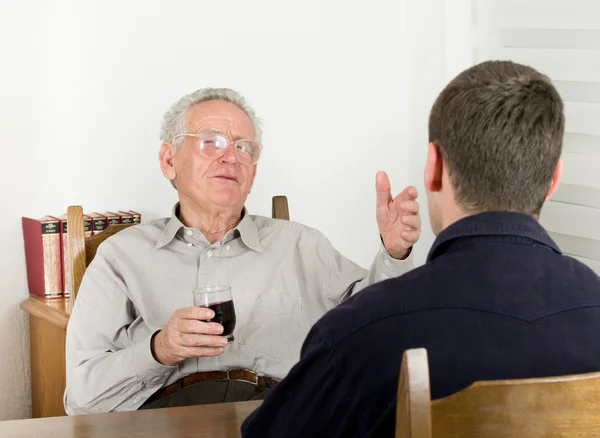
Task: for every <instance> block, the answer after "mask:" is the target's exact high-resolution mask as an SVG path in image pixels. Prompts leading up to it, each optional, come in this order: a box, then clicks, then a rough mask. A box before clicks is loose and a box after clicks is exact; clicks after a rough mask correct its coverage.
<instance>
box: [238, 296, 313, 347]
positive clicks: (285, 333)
mask: <svg viewBox="0 0 600 438" xmlns="http://www.w3.org/2000/svg"><path fill="white" fill-rule="evenodd" d="M238 333H239V338H240V341H239V342H240V344H241V345H243V346H246V347H249V348H251V349H252V350H255V351H257V352H258V353H260V354H261V355H265V356H269V357H272V358H276V359H281V358H286V357H289V356H293V355H296V356H298V355H299V353H300V349H301V347H302V342H303V341H304V336H303V333H304V330H303V328H302V300H301V299H300V298H296V297H293V296H289V295H283V294H279V293H263V294H261V295H259V296H258V298H257V299H256V301H255V302H254V303H253V305H252V306H251V311H250V315H249V318H248V321H247V323H246V324H245V327H240V330H239V332H238Z"/></svg>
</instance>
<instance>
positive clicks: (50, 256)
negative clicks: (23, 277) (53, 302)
mask: <svg viewBox="0 0 600 438" xmlns="http://www.w3.org/2000/svg"><path fill="white" fill-rule="evenodd" d="M21 222H22V225H23V241H24V244H25V263H26V266H27V284H28V286H29V293H31V294H33V295H38V296H40V297H43V298H60V297H62V293H63V284H62V272H61V264H62V263H61V255H62V254H61V240H60V220H59V219H58V218H55V217H53V216H44V217H42V218H40V219H32V218H27V217H23V218H22V219H21Z"/></svg>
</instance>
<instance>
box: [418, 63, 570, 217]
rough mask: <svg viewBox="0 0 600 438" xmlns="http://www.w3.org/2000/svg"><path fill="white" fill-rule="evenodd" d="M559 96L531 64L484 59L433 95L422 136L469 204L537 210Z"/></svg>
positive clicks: (557, 125)
mask: <svg viewBox="0 0 600 438" xmlns="http://www.w3.org/2000/svg"><path fill="white" fill-rule="evenodd" d="M564 126H565V119H564V114H563V103H562V100H561V98H560V96H559V94H558V92H557V90H556V88H554V86H553V85H552V82H551V81H550V79H549V78H548V77H547V76H545V75H543V74H541V73H539V72H538V71H536V70H535V69H533V68H531V67H527V66H524V65H520V64H516V63H513V62H509V61H487V62H484V63H481V64H478V65H476V66H474V67H471V68H469V69H468V70H465V71H464V72H462V73H461V74H459V75H458V76H457V77H456V78H454V79H453V80H452V82H450V83H449V84H448V85H447V86H446V88H444V90H443V91H442V92H441V93H440V95H439V96H438V98H437V100H436V101H435V103H434V105H433V108H432V110H431V115H430V117H429V141H430V142H432V143H435V144H436V145H437V146H438V147H439V149H440V151H441V153H442V157H443V158H444V161H445V162H446V163H447V164H448V172H449V175H450V181H451V182H452V185H453V186H454V189H455V192H456V199H457V202H458V203H459V205H461V207H463V208H464V209H465V210H467V211H469V212H484V211H513V212H521V213H526V214H532V215H538V214H539V212H540V210H541V208H542V205H543V203H544V200H545V197H546V195H547V193H548V189H549V188H550V184H551V182H552V175H553V173H554V170H555V169H556V166H557V164H558V160H559V158H560V154H561V151H562V141H563V134H564Z"/></svg>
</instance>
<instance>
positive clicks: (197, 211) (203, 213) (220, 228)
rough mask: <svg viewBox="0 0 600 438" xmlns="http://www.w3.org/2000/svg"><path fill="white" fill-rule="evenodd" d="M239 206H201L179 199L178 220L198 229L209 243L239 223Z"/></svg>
mask: <svg viewBox="0 0 600 438" xmlns="http://www.w3.org/2000/svg"><path fill="white" fill-rule="evenodd" d="M241 216H242V215H241V208H234V209H227V208H208V209H206V208H203V207H202V206H199V205H197V204H193V203H191V202H185V201H184V200H181V199H180V202H179V220H180V221H181V222H182V223H183V224H184V225H185V226H186V227H191V228H195V229H197V230H198V231H200V232H201V233H202V234H203V235H204V237H206V240H208V241H209V243H210V244H213V243H215V242H220V241H221V240H223V237H225V234H227V232H228V231H229V230H232V229H234V228H235V227H237V225H238V224H239V223H240V221H241V219H242V217H241Z"/></svg>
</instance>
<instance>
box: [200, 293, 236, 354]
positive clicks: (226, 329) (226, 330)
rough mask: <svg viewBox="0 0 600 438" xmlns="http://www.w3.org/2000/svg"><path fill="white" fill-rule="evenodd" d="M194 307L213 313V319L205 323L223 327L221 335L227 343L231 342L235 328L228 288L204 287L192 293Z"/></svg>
mask: <svg viewBox="0 0 600 438" xmlns="http://www.w3.org/2000/svg"><path fill="white" fill-rule="evenodd" d="M194 306H198V307H207V308H209V309H210V310H212V311H213V312H215V317H214V318H213V319H210V320H207V321H205V322H216V323H219V324H221V325H222V326H223V334H222V336H224V337H225V338H227V341H228V343H229V344H230V343H231V342H233V340H234V338H233V330H234V328H235V322H236V318H235V308H234V306H233V298H232V296H231V287H229V286H205V287H202V288H200V289H198V290H195V291H194Z"/></svg>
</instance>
